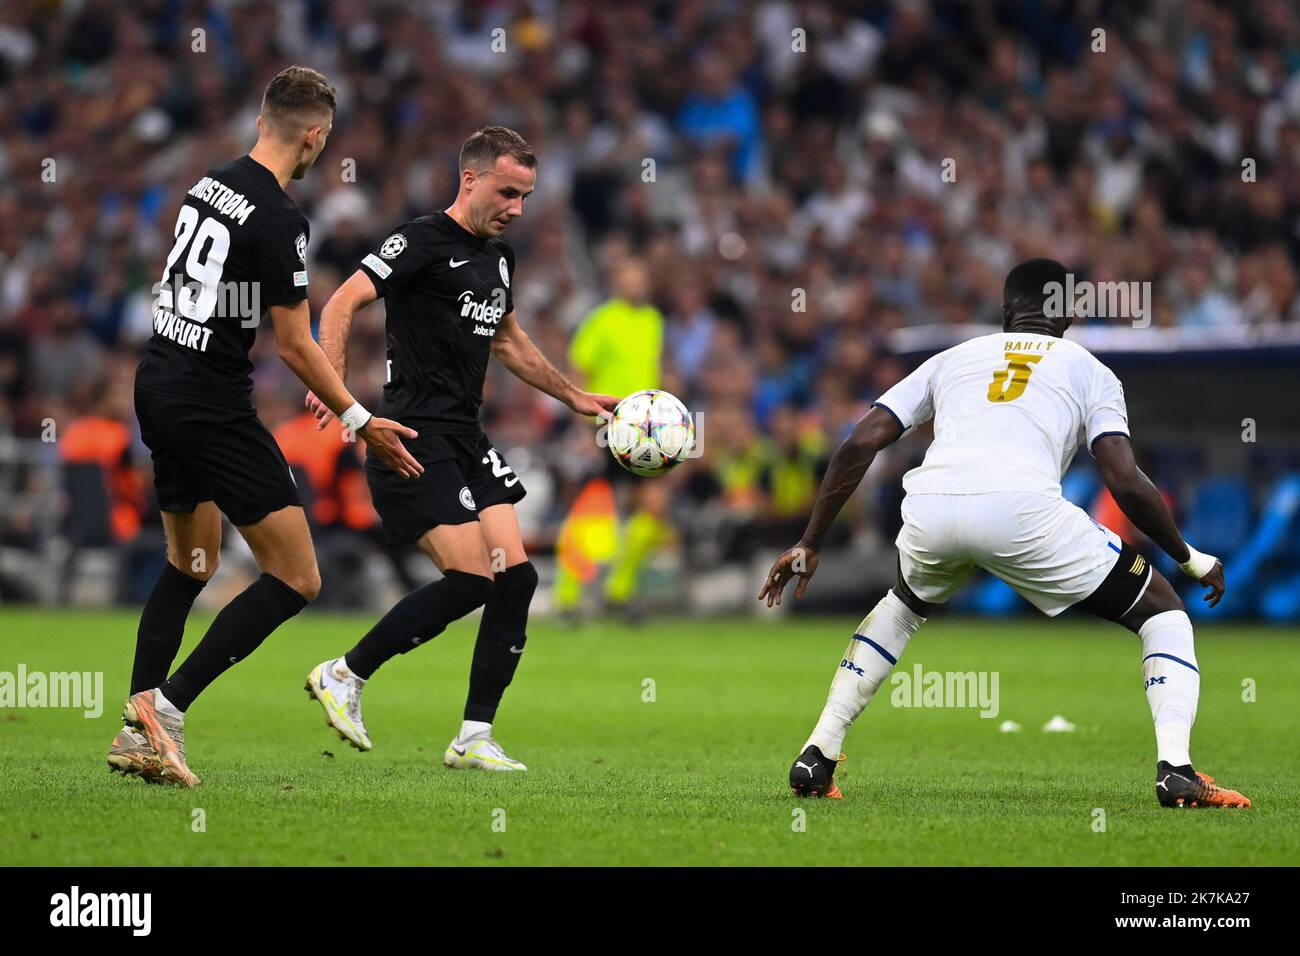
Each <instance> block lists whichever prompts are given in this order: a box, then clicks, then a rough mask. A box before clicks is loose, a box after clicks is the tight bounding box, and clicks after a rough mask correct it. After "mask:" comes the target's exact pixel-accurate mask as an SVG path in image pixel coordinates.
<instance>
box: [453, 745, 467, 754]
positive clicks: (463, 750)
mask: <svg viewBox="0 0 1300 956" xmlns="http://www.w3.org/2000/svg"><path fill="white" fill-rule="evenodd" d="M451 749H452V750H454V751H456V755H457V756H458V757H463V756H465V748H464V747H457V746H456V745H455V744H452V745H451Z"/></svg>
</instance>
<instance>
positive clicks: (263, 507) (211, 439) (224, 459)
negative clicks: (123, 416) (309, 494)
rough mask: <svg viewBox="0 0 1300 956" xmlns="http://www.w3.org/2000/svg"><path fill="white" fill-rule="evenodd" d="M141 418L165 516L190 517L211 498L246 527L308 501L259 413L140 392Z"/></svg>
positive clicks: (137, 407) (137, 396)
mask: <svg viewBox="0 0 1300 956" xmlns="http://www.w3.org/2000/svg"><path fill="white" fill-rule="evenodd" d="M135 414H136V417H137V418H138V419H139V420H140V437H141V438H142V439H143V440H144V443H145V444H146V445H148V446H149V451H150V452H151V453H152V455H153V482H154V487H155V488H156V489H157V491H158V507H159V508H161V509H162V510H163V511H171V512H186V513H191V512H193V511H194V506H195V505H197V504H198V503H199V502H200V501H212V502H215V503H216V505H217V507H218V508H220V509H221V511H222V513H223V514H225V516H226V517H227V518H229V519H230V521H231V523H232V524H234V525H238V526H243V525H250V524H254V523H256V522H258V521H261V520H262V519H263V518H265V517H266V516H267V515H269V514H270V513H271V512H273V511H279V510H280V509H281V508H286V507H288V506H289V505H301V504H302V501H301V499H300V498H299V497H298V486H297V485H295V484H294V480H293V474H292V473H291V472H290V471H289V464H288V462H286V461H285V460H284V453H283V452H282V451H280V446H279V445H277V444H276V443H275V438H273V437H272V435H271V433H270V432H269V431H267V429H266V426H265V425H263V424H262V423H261V421H259V420H258V417H257V412H255V411H254V410H253V409H252V408H246V409H245V408H239V407H227V406H221V405H210V404H207V403H205V402H201V401H195V400H194V399H190V398H178V397H175V396H172V395H161V394H159V393H158V392H151V391H148V390H146V389H142V388H137V389H136V390H135Z"/></svg>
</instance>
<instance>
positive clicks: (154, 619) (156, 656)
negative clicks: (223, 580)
mask: <svg viewBox="0 0 1300 956" xmlns="http://www.w3.org/2000/svg"><path fill="white" fill-rule="evenodd" d="M207 583H208V582H207V581H200V580H199V579H198V578H192V577H190V576H189V575H188V574H186V573H185V572H184V571H180V570H178V569H177V568H176V566H175V565H173V564H172V563H171V562H170V561H168V562H167V563H166V564H165V565H164V566H163V570H162V574H160V575H158V583H156V584H155V585H154V586H153V590H152V591H150V592H149V600H147V601H145V603H144V610H143V611H141V612H140V627H139V629H138V630H137V631H136V633H135V663H134V664H133V665H132V667H131V693H132V694H138V693H140V691H142V690H153V688H155V687H157V686H158V685H159V684H161V683H162V682H163V681H165V680H166V679H167V672H168V671H169V670H171V667H172V661H174V660H176V652H177V651H179V650H180V649H181V639H182V638H183V637H184V636H185V619H186V618H187V617H189V615H190V608H191V607H193V606H194V599H195V598H196V597H198V596H199V592H200V591H202V590H203V585H205V584H207Z"/></svg>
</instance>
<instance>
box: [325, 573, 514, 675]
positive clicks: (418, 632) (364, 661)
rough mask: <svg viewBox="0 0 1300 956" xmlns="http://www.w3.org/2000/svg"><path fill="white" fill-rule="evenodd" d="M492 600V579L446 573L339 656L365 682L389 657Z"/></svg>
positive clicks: (397, 606) (402, 602) (409, 597)
mask: <svg viewBox="0 0 1300 956" xmlns="http://www.w3.org/2000/svg"><path fill="white" fill-rule="evenodd" d="M491 597H492V579H491V578H485V577H483V576H482V575H481V574H469V573H468V572H465V571H448V572H446V573H445V574H444V575H443V576H442V579H441V580H438V581H432V582H430V583H429V584H426V585H424V586H423V587H419V588H416V589H415V590H414V591H412V592H411V593H410V594H408V595H407V596H406V597H404V598H402V599H401V600H400V601H398V602H397V603H396V604H394V605H393V606H392V607H391V608H390V609H389V611H388V613H387V614H385V615H384V616H383V617H382V618H380V619H379V623H378V624H376V625H375V626H374V627H372V628H371V629H370V631H369V633H367V634H366V636H365V637H363V638H361V640H359V641H357V646H356V647H354V648H352V650H350V651H348V652H347V654H345V655H344V656H343V660H344V663H346V664H347V665H348V670H350V671H352V673H354V674H356V675H357V676H358V677H360V678H362V679H365V680H368V679H369V678H370V675H371V674H373V673H374V672H375V671H377V670H379V666H380V665H381V664H383V663H384V661H386V660H388V659H389V658H391V657H395V656H397V655H398V654H405V653H406V652H407V651H409V650H410V649H411V648H413V647H418V646H419V645H420V644H422V643H424V642H425V641H427V640H429V639H430V638H433V637H437V636H438V635H439V634H441V633H442V632H443V629H444V628H446V626H447V625H448V624H450V623H451V622H452V621H455V620H459V619H460V618H462V617H464V616H465V615H466V614H468V613H469V612H470V611H472V610H474V608H476V607H481V606H482V605H483V604H485V603H487V601H488V600H489V599H490V598H491Z"/></svg>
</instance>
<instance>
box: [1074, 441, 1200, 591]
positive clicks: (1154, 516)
mask: <svg viewBox="0 0 1300 956" xmlns="http://www.w3.org/2000/svg"><path fill="white" fill-rule="evenodd" d="M1092 454H1093V457H1094V458H1096V459H1097V468H1098V469H1099V470H1100V472H1101V480H1102V481H1103V482H1105V484H1106V487H1107V488H1108V489H1110V494H1111V497H1113V498H1114V499H1115V504H1117V505H1119V510H1120V511H1122V512H1124V514H1125V516H1127V518H1128V519H1129V520H1130V521H1132V522H1133V525H1134V526H1135V527H1136V528H1137V529H1138V530H1139V531H1141V532H1142V533H1143V534H1144V535H1146V536H1147V537H1148V538H1150V539H1151V540H1152V541H1154V542H1155V543H1156V544H1157V545H1159V546H1160V548H1161V549H1162V550H1163V551H1164V552H1165V554H1167V555H1169V556H1170V557H1171V558H1173V559H1174V560H1175V561H1177V562H1178V566H1179V568H1181V569H1182V571H1183V573H1184V574H1186V575H1188V576H1189V577H1191V578H1194V579H1195V580H1196V581H1198V582H1199V583H1201V584H1203V585H1204V586H1205V587H1207V588H1210V589H1211V590H1210V593H1209V594H1207V595H1205V600H1207V601H1209V602H1210V607H1214V605H1216V604H1218V603H1219V599H1220V598H1222V597H1223V592H1224V588H1225V584H1224V580H1223V564H1222V563H1221V562H1220V561H1219V559H1218V558H1216V557H1214V556H1213V555H1209V554H1202V553H1201V552H1199V551H1197V550H1196V549H1195V548H1192V547H1191V546H1189V545H1188V544H1187V542H1186V541H1184V540H1183V536H1182V534H1180V533H1179V531H1178V525H1176V524H1175V523H1174V516H1173V515H1171V514H1170V513H1169V509H1168V508H1167V507H1165V500H1164V499H1163V498H1161V497H1160V492H1159V491H1157V490H1156V486H1155V485H1154V484H1152V483H1151V479H1150V478H1148V477H1147V476H1146V475H1144V474H1143V473H1142V469H1140V468H1139V467H1138V466H1137V461H1136V460H1135V459H1134V457H1133V444H1132V442H1130V441H1129V439H1128V436H1127V435H1102V436H1101V437H1100V438H1098V439H1097V440H1096V441H1094V442H1093V443H1092Z"/></svg>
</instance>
